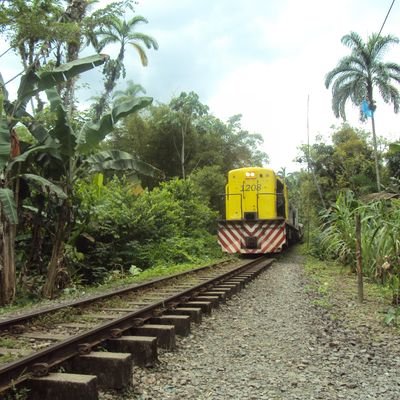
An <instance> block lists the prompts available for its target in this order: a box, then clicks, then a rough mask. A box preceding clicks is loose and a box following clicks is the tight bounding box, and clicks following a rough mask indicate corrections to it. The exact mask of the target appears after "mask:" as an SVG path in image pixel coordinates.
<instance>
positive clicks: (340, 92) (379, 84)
mask: <svg viewBox="0 0 400 400" xmlns="http://www.w3.org/2000/svg"><path fill="white" fill-rule="evenodd" d="M398 42H399V39H398V38H396V37H394V36H391V35H387V36H379V35H377V34H372V35H371V36H370V37H369V38H368V41H367V43H364V41H363V40H362V38H361V37H360V36H359V35H358V34H357V33H355V32H351V33H350V34H348V35H345V36H343V37H342V43H343V44H344V45H345V46H347V47H348V48H350V49H351V54H350V55H349V56H346V57H343V58H342V59H341V60H340V61H339V63H338V65H337V66H336V68H334V69H333V70H332V71H330V72H328V74H327V75H326V77H325V86H326V88H329V86H330V85H331V84H332V83H333V84H332V109H333V112H334V113H335V115H336V117H337V118H338V117H342V118H343V119H344V120H345V119H346V113H345V105H346V103H347V101H348V100H349V99H350V100H351V101H352V102H353V103H354V104H355V105H356V106H361V104H362V103H363V101H366V102H367V104H368V108H369V110H370V112H371V121H372V138H373V145H374V159H375V174H376V185H377V188H378V191H380V190H381V179H380V173H379V159H378V149H377V140H376V132H375V119H374V118H375V117H374V113H375V110H376V99H375V96H374V88H377V89H378V90H379V93H380V94H381V96H382V99H383V101H384V102H385V103H392V104H393V109H394V112H395V113H397V112H398V111H399V107H400V94H399V90H398V89H397V88H396V87H395V86H394V85H393V81H394V82H395V83H400V66H399V65H397V64H395V63H393V62H386V63H385V62H383V61H381V59H382V56H383V54H384V53H385V50H387V48H388V47H389V45H391V44H394V43H398ZM361 118H365V116H364V115H363V114H361Z"/></svg>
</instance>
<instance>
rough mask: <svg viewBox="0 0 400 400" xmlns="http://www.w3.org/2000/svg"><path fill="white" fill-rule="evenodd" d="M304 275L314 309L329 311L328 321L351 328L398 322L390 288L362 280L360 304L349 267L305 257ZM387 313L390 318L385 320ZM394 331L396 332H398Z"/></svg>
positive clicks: (354, 279) (381, 325) (355, 281)
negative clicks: (362, 298) (362, 297)
mask: <svg viewBox="0 0 400 400" xmlns="http://www.w3.org/2000/svg"><path fill="white" fill-rule="evenodd" d="M305 272H306V276H307V278H308V280H309V283H308V285H307V286H306V287H305V288H304V290H305V291H306V292H307V293H309V294H310V293H311V294H312V296H314V299H313V300H312V301H313V303H314V304H315V305H316V306H319V307H322V308H324V309H327V310H329V312H330V316H331V318H332V319H340V320H342V321H345V322H346V323H347V324H348V325H351V326H360V325H374V326H377V327H380V328H382V327H383V326H384V323H385V320H386V321H390V322H391V324H392V325H395V324H396V323H397V322H398V323H400V318H397V316H398V315H400V313H399V312H397V313H396V311H394V310H393V307H391V301H392V294H391V290H390V288H388V287H385V286H382V285H378V284H377V283H374V282H372V281H371V280H370V279H368V278H364V302H363V303H362V304H360V303H359V302H358V293H357V277H356V275H355V274H354V273H352V272H351V270H350V268H349V267H345V266H343V265H340V264H338V263H335V262H332V261H321V260H318V259H316V258H314V257H312V256H310V255H306V263H305ZM388 313H391V314H390V315H394V316H393V317H392V318H389V317H387V315H388ZM390 315H389V316H390ZM398 331H399V333H400V329H398Z"/></svg>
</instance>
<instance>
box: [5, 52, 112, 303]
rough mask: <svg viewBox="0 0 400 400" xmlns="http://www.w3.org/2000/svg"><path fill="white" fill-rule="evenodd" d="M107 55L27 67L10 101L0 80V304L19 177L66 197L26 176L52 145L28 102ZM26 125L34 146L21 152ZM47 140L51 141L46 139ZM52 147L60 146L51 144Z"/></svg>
mask: <svg viewBox="0 0 400 400" xmlns="http://www.w3.org/2000/svg"><path fill="white" fill-rule="evenodd" d="M106 57H107V56H104V55H103V56H99V55H95V56H91V57H87V58H85V59H82V60H76V61H75V62H73V63H69V64H66V65H61V66H60V67H58V68H54V69H53V70H52V71H42V72H38V73H36V72H35V71H34V67H30V68H28V70H27V72H26V73H25V74H24V75H23V76H22V78H21V82H20V86H19V89H18V97H17V99H16V100H15V101H13V102H11V101H10V100H9V99H8V94H7V91H6V89H5V86H4V83H3V82H2V81H1V80H0V92H1V98H0V170H1V172H2V182H1V185H0V204H1V207H0V303H1V304H8V303H10V302H11V301H12V299H13V298H14V295H15V237H16V229H17V223H18V200H19V187H20V178H21V177H23V178H24V179H26V180H29V181H32V182H34V183H36V184H39V186H42V187H43V188H45V189H44V191H47V192H48V193H50V192H54V193H55V194H56V196H58V198H59V199H61V200H62V201H65V199H66V195H65V193H64V192H63V191H62V189H60V188H57V187H56V186H55V185H54V184H52V183H51V182H50V181H48V180H46V179H44V178H43V177H41V176H38V175H35V174H27V173H24V172H27V170H26V167H27V166H29V163H30V162H31V158H32V156H34V155H35V154H36V153H39V152H42V151H45V152H46V151H49V149H50V147H52V144H51V143H49V141H48V140H46V132H45V131H44V129H43V127H42V126H40V124H37V123H36V124H35V121H34V119H33V118H32V116H30V115H29V114H28V113H27V112H26V111H25V107H26V104H27V103H28V102H29V100H30V99H31V98H32V97H33V96H35V95H37V94H39V93H40V92H42V91H44V90H47V89H49V88H52V87H53V86H55V85H57V84H59V83H62V82H65V81H66V80H67V79H71V78H73V77H74V76H76V75H78V74H79V73H82V72H85V71H87V70H89V69H92V68H94V67H96V66H98V65H100V64H103V63H104V61H105V59H106ZM21 121H24V122H25V124H27V125H28V126H27V128H28V129H29V131H30V133H31V135H32V136H34V137H35V139H36V144H33V145H32V146H29V147H27V148H26V149H25V151H24V149H23V147H22V145H21V144H20V142H19V139H18V136H17V133H16V129H15V128H16V124H17V122H21ZM49 139H50V138H49ZM53 146H54V147H55V148H59V147H60V145H59V143H56V142H55V141H54V142H53Z"/></svg>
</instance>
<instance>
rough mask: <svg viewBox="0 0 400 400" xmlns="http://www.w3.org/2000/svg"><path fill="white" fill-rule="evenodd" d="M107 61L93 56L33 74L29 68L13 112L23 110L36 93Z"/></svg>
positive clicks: (24, 76)
mask: <svg viewBox="0 0 400 400" xmlns="http://www.w3.org/2000/svg"><path fill="white" fill-rule="evenodd" d="M107 59H108V56H107V55H105V54H95V55H92V56H89V57H84V58H80V59H78V60H74V61H71V62H69V63H66V64H62V65H60V66H59V67H56V68H54V69H53V70H51V71H41V72H35V71H34V70H33V68H30V69H29V70H28V71H27V72H26V74H24V75H23V76H22V77H21V82H20V86H19V88H18V100H17V103H16V106H15V110H18V109H20V108H23V109H25V107H26V104H27V102H28V101H29V99H30V98H31V97H32V96H34V95H36V94H37V93H39V92H41V91H43V90H46V89H50V88H51V87H54V86H56V85H58V84H59V83H62V82H65V81H67V80H68V79H71V78H73V77H75V76H76V75H79V74H81V73H82V72H85V71H89V70H90V69H93V68H95V67H97V66H99V65H101V64H104V62H105V61H106V60H107Z"/></svg>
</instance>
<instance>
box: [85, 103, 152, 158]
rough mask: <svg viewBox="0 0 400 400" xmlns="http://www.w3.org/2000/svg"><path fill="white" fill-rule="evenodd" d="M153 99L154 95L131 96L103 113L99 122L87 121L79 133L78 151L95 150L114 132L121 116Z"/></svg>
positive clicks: (137, 109) (136, 109) (147, 104)
mask: <svg viewBox="0 0 400 400" xmlns="http://www.w3.org/2000/svg"><path fill="white" fill-rule="evenodd" d="M152 101H153V98H152V97H136V98H130V99H128V100H126V101H124V102H122V103H119V104H118V105H117V106H116V107H114V108H113V109H112V110H111V111H110V112H108V113H106V114H105V115H103V116H102V117H101V119H100V121H99V122H97V123H93V122H88V123H86V124H85V125H84V126H83V127H82V129H81V131H80V132H79V134H78V151H79V152H80V153H82V154H88V153H90V152H91V151H93V148H95V147H96V146H97V145H98V144H99V143H100V142H101V141H102V140H103V139H104V138H105V137H106V136H107V135H108V134H109V133H110V132H112V130H113V129H114V125H115V124H116V123H117V122H118V121H119V120H120V119H121V118H124V117H126V116H127V115H129V114H132V113H134V112H136V111H139V110H141V109H142V108H145V107H147V106H149V105H150V104H151V103H152Z"/></svg>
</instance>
